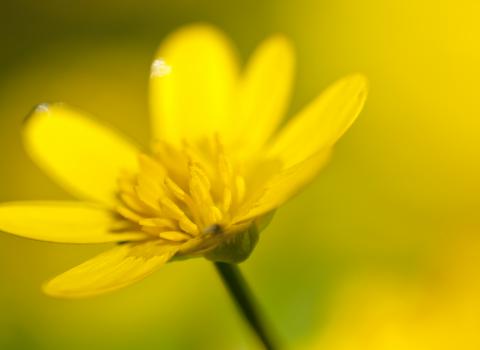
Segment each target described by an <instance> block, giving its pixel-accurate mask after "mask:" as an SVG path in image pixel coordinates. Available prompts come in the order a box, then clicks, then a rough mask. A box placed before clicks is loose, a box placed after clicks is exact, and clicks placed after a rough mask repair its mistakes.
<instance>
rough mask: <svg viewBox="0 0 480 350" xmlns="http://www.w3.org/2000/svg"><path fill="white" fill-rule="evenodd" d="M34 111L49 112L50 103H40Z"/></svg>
mask: <svg viewBox="0 0 480 350" xmlns="http://www.w3.org/2000/svg"><path fill="white" fill-rule="evenodd" d="M35 112H37V113H46V112H50V105H49V104H48V103H40V104H39V105H38V106H37V107H36V108H35Z"/></svg>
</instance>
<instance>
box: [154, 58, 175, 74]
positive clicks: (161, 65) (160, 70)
mask: <svg viewBox="0 0 480 350" xmlns="http://www.w3.org/2000/svg"><path fill="white" fill-rule="evenodd" d="M171 72H172V67H171V66H169V65H168V64H167V63H166V62H165V60H163V59H162V58H158V59H156V60H155V61H153V63H152V67H151V70H150V76H151V77H152V78H155V77H164V76H165V75H168V74H170V73H171Z"/></svg>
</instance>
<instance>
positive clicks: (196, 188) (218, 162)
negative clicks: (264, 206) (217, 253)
mask: <svg viewBox="0 0 480 350" xmlns="http://www.w3.org/2000/svg"><path fill="white" fill-rule="evenodd" d="M241 170H242V169H241V166H240V164H239V162H235V161H234V159H233V158H232V157H229V156H227V154H226V152H225V148H224V147H223V145H222V143H221V142H220V140H219V138H218V137H215V138H211V139H205V140H203V141H202V142H199V143H196V144H195V145H192V144H188V143H186V142H184V143H183V145H182V146H180V147H174V146H172V145H169V144H166V143H157V144H155V145H154V147H153V152H152V154H151V155H146V154H141V155H140V156H139V172H138V173H137V174H127V173H125V174H122V175H121V176H120V178H119V197H120V205H119V206H118V209H117V210H118V213H119V214H120V215H121V216H122V217H124V218H125V219H127V220H129V221H130V222H132V223H133V224H134V225H135V226H136V227H137V228H139V229H140V230H142V231H143V232H146V233H148V234H149V235H152V236H153V237H156V238H160V239H164V240H168V241H175V242H183V241H187V240H189V239H192V238H199V237H212V236H215V235H217V236H218V235H219V234H223V233H229V232H233V231H236V229H237V228H238V227H236V226H237V225H236V224H234V223H233V218H234V217H235V215H236V213H237V212H238V210H239V209H240V207H241V205H242V203H243V202H244V200H245V188H246V185H245V177H244V176H242V175H241V174H242V172H241ZM243 226H244V225H243Z"/></svg>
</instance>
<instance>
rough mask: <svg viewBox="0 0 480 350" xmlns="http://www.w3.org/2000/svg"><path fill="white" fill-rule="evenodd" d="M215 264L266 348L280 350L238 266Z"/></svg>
mask: <svg viewBox="0 0 480 350" xmlns="http://www.w3.org/2000/svg"><path fill="white" fill-rule="evenodd" d="M214 264H215V267H216V269H217V271H218V273H219V274H220V276H221V278H222V280H223V282H224V283H225V286H226V287H227V289H228V291H229V292H230V295H231V296H232V297H233V299H234V300H235V302H236V304H237V306H238V308H239V309H240V311H241V312H242V313H243V316H244V317H245V318H246V320H247V321H248V323H249V324H250V326H251V327H252V328H253V330H254V331H255V333H256V334H257V336H258V337H259V338H260V340H261V341H262V343H263V345H264V346H265V348H266V349H267V350H275V349H278V348H277V347H276V346H274V344H275V343H274V342H273V341H272V337H271V334H270V333H269V332H268V331H267V327H266V326H265V321H264V319H263V318H262V317H261V315H260V314H259V311H258V307H257V305H256V302H255V300H254V298H253V295H252V293H251V291H250V289H249V288H248V285H247V282H246V281H245V279H244V278H243V276H242V273H241V272H240V269H239V268H238V266H237V265H235V264H227V263H222V262H216V263H214Z"/></svg>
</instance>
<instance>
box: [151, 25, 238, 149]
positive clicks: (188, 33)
mask: <svg viewBox="0 0 480 350" xmlns="http://www.w3.org/2000/svg"><path fill="white" fill-rule="evenodd" d="M237 79H238V64H237V59H236V56H235V54H234V51H233V49H232V46H231V45H230V42H229V41H228V39H227V38H225V37H224V35H223V34H222V33H220V32H219V31H217V30H216V29H215V28H213V27H210V26H207V25H193V26H189V27H186V28H183V29H181V30H179V31H177V32H175V33H173V34H172V35H170V36H169V37H168V38H167V39H166V40H165V42H164V43H163V45H161V47H160V49H159V51H158V52H157V55H156V59H155V61H154V63H153V65H152V72H151V82H150V103H151V111H152V118H153V120H152V123H153V130H154V135H155V137H157V138H159V139H162V140H165V141H168V142H172V143H174V144H179V143H180V142H181V141H182V139H184V138H185V139H188V140H195V139H198V138H199V137H202V136H205V135H211V134H213V133H215V132H220V134H222V133H223V129H224V128H225V127H226V126H228V123H229V120H228V118H227V117H228V114H229V111H230V109H231V102H232V98H233V93H234V89H235V86H236V83H237Z"/></svg>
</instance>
